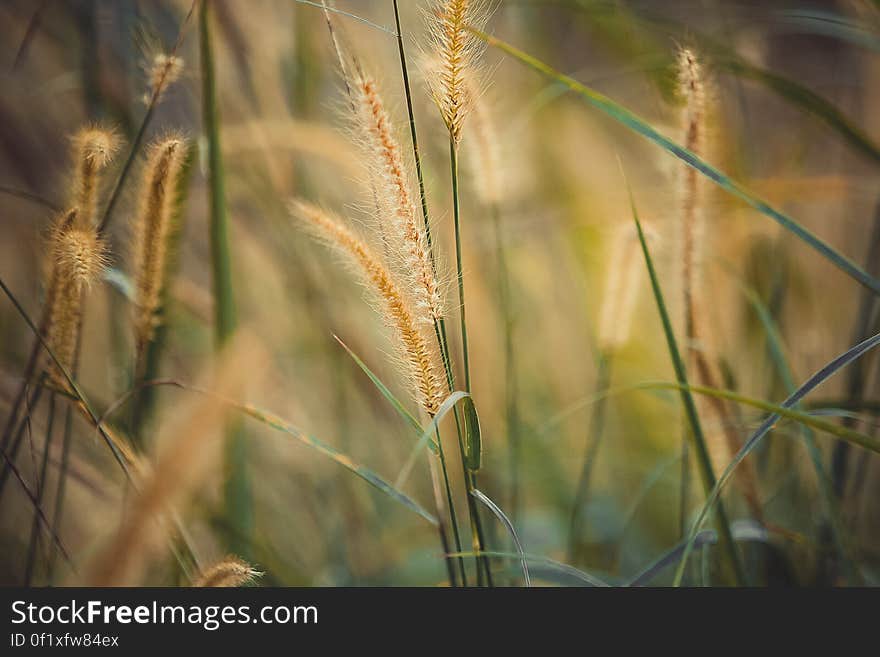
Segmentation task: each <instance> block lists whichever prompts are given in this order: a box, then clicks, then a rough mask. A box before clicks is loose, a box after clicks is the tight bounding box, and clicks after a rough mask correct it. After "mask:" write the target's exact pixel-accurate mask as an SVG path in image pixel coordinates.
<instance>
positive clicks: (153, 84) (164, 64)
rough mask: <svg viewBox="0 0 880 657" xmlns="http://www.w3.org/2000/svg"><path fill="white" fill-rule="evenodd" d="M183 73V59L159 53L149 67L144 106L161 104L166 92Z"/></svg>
mask: <svg viewBox="0 0 880 657" xmlns="http://www.w3.org/2000/svg"><path fill="white" fill-rule="evenodd" d="M181 73H183V59H181V58H180V57H178V56H177V55H166V54H165V53H159V54H158V55H156V56H155V57H154V58H153V61H152V63H151V64H150V65H149V66H148V67H147V78H148V86H147V91H146V93H145V94H144V99H143V100H144V104H145V105H149V104H150V103H151V102H153V101H154V99H155V102H159V100H160V98H161V97H162V94H163V93H165V90H166V89H167V88H168V87H170V86H171V85H172V84H174V83H175V82H176V81H177V80H178V78H180V75H181Z"/></svg>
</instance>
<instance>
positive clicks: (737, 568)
mask: <svg viewBox="0 0 880 657" xmlns="http://www.w3.org/2000/svg"><path fill="white" fill-rule="evenodd" d="M627 190H628V192H629V201H630V208H631V210H632V215H633V221H635V224H636V229H637V230H638V235H639V243H640V244H641V246H642V254H643V255H644V257H645V264H646V265H647V268H648V275H649V277H650V279H651V289H652V291H653V293H654V300H655V301H656V302H657V310H658V312H659V313H660V319H661V321H662V323H663V332H664V334H665V335H666V345H667V347H668V348H669V356H670V358H671V359H672V367H673V369H674V370H675V378H676V380H677V381H678V383H679V384H680V385H682V386H683V388H682V390H681V391H680V393H681V401H682V405H683V406H684V412H685V416H686V417H687V421H688V424H689V425H690V430H691V431H690V436H691V439H692V440H693V443H694V447H695V448H696V456H697V466H698V468H699V470H700V475H701V477H702V480H703V487H704V488H705V490H706V495H707V496H708V495H709V494H710V492H711V491H712V490H713V489H714V488H716V481H715V473H714V471H713V470H712V461H711V460H710V459H709V450H708V448H707V447H706V439H705V437H704V436H703V428H702V426H701V425H700V417H699V415H698V414H697V407H696V404H694V398H693V397H692V396H691V394H690V391H689V390H688V389H686V388H687V386H688V381H687V373H686V371H685V367H684V362H683V361H682V359H681V353H680V352H679V350H678V344H677V342H676V340H675V332H674V331H673V330H672V322H671V321H670V319H669V313H668V312H667V310H666V302H665V301H664V300H663V292H662V290H661V289H660V281H659V280H658V279H657V272H656V271H655V269H654V261H653V260H652V259H651V253H650V251H649V250H648V243H647V241H646V240H645V233H644V232H643V231H642V224H641V222H640V221H639V214H638V210H637V209H636V203H635V199H634V198H633V195H632V190H631V189H630V188H629V183H627ZM716 514H717V524H718V530H719V533H720V535H721V544H722V546H723V548H724V552H725V554H726V555H727V559H728V561H729V562H730V567H731V569H732V571H733V576H734V579H735V581H736V583H737V584H739V585H742V584H744V583H745V571H744V569H743V565H742V561H741V560H740V556H739V553H738V552H737V549H736V545H735V544H734V542H733V535H732V534H731V531H730V523H729V521H728V519H727V512H726V511H725V509H724V505H723V504H722V503H721V501H720V500H719V502H718V509H717V512H716Z"/></svg>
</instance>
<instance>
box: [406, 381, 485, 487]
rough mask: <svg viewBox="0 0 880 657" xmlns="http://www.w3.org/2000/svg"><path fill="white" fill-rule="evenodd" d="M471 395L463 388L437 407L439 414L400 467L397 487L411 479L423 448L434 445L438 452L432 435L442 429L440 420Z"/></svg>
mask: <svg viewBox="0 0 880 657" xmlns="http://www.w3.org/2000/svg"><path fill="white" fill-rule="evenodd" d="M469 398H470V395H469V394H468V393H466V392H463V391H461V390H459V391H457V392H454V393H452V394H451V395H449V396H448V397H447V398H446V399H445V400H444V401H443V403H442V404H440V408H439V409H437V414H436V415H435V416H434V417H433V419H432V420H431V423H430V424H429V425H428V426H427V427H426V428H425V430H424V431H423V432H422V437H421V438H419V441H418V442H417V443H416V444H415V445H414V446H413V448H412V450H411V451H410V454H409V457H408V458H407V459H406V462H405V463H404V464H403V467H402V468H401V469H400V474H398V475H397V479H395V480H394V487H395V488H403V486H404V484H406V481H407V479H409V475H410V473H411V472H412V469H413V467H414V466H415V464H416V460H417V459H418V457H419V454H421V453H422V450H423V449H425V447H428V446H430V445H433V447H432V451H434V452H435V453H436V451H437V448H436V443H434V440H433V439H432V436H434V435H437V432H439V431H440V422H441V421H442V420H443V418H444V417H446V414H447V413H449V411H451V410H453V407H454V406H455V405H456V404H457V403H458V402H460V401H461V400H463V399H469Z"/></svg>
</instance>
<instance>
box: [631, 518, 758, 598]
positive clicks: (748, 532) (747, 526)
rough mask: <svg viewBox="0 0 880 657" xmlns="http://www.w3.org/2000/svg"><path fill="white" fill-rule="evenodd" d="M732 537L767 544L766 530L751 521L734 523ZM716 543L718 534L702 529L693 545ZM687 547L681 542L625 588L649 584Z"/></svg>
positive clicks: (700, 545) (679, 557)
mask: <svg viewBox="0 0 880 657" xmlns="http://www.w3.org/2000/svg"><path fill="white" fill-rule="evenodd" d="M733 537H734V540H736V541H738V542H744V541H757V542H761V543H768V542H769V536H768V534H767V530H766V529H764V528H763V527H761V526H760V525H756V524H755V523H753V522H751V521H745V522H739V523H734V525H733ZM717 542H718V534H717V532H715V530H713V529H704V530H703V531H701V532H700V533H699V534H697V536H696V538H695V540H694V545H695V547H702V546H704V545H713V544H714V543H717ZM686 547H687V541H686V540H685V541H681V542H680V543H678V545H676V546H675V547H674V548H672V549H671V550H669V551H668V552H665V553H664V554H662V555H660V557H658V558H657V559H655V560H654V561H653V562H652V563H651V564H650V565H649V566H648V567H647V568H645V569H644V570H643V571H642V572H640V573H639V574H638V575H636V576H635V577H633V578H632V579H631V580H630V581H629V583H628V584H627V586H646V585H648V584H650V583H651V582H652V581H653V580H654V578H655V577H657V575H659V574H660V573H661V572H663V571H664V570H666V569H667V568H669V567H670V566H671V565H672V564H674V563H676V562H678V560H679V559H681V555H682V554H683V553H684V551H685V549H686Z"/></svg>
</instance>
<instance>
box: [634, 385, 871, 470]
mask: <svg viewBox="0 0 880 657" xmlns="http://www.w3.org/2000/svg"><path fill="white" fill-rule="evenodd" d="M637 387H639V388H642V389H644V390H678V391H683V390H688V391H690V392H691V393H697V394H698V395H705V396H707V397H714V398H715V399H726V400H728V401H732V402H735V403H737V404H742V405H743V406H751V407H752V408H759V409H761V410H762V411H768V412H770V413H773V414H775V415H777V416H779V417H778V418H777V419H782V418H785V419H786V420H792V421H794V422H798V423H800V424H802V425H804V426H805V427H810V428H812V429H816V430H817V431H824V432H825V433H827V434H829V435H832V436H835V437H836V438H840V439H841V440H845V441H847V442H848V443H851V444H853V445H858V446H859V447H863V448H865V449H867V450H870V451H872V452H877V453H878V454H880V438H875V437H873V436H869V435H868V434H865V433H862V432H860V431H855V430H854V429H850V428H849V427H841V426H838V425H837V424H834V423H833V422H828V421H827V420H822V419H821V418H820V416H819V415H818V414H816V413H806V412H804V411H798V410H795V409H794V408H791V407H787V406H785V405H779V404H773V403H771V402H765V401H763V400H760V399H754V398H752V397H746V396H745V395H741V394H739V393H737V392H733V391H731V390H721V389H719V388H708V387H706V386H698V385H693V384H691V385H683V384H680V383H671V382H665V381H664V382H657V383H641V384H639V385H638V386H637Z"/></svg>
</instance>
